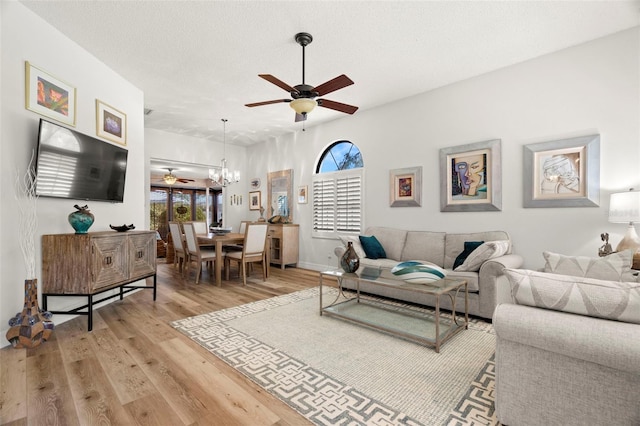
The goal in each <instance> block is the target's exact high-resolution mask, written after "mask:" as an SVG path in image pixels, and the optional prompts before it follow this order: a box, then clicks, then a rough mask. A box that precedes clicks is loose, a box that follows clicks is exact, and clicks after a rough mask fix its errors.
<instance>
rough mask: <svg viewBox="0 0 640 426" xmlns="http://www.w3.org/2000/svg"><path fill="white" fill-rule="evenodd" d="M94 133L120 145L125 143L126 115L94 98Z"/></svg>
mask: <svg viewBox="0 0 640 426" xmlns="http://www.w3.org/2000/svg"><path fill="white" fill-rule="evenodd" d="M96 134H97V135H98V136H99V137H101V138H104V139H107V140H109V141H111V142H116V143H119V144H120V145H126V144H127V115H126V114H125V113H123V112H121V111H118V110H117V109H115V108H114V107H112V106H111V105H107V104H105V103H104V102H102V101H101V100H99V99H96Z"/></svg>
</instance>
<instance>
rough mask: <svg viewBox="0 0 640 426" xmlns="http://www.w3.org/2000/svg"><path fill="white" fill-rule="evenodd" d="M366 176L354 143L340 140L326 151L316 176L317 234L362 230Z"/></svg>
mask: <svg viewBox="0 0 640 426" xmlns="http://www.w3.org/2000/svg"><path fill="white" fill-rule="evenodd" d="M363 176H364V163H363V161H362V155H361V154H360V149H358V147H357V146H356V145H355V144H353V143H352V142H349V141H345V140H341V141H337V142H334V143H333V144H331V145H329V147H327V148H326V149H325V150H324V152H323V153H322V155H321V156H320V159H319V160H318V164H317V165H316V173H315V175H314V176H313V235H314V236H316V237H324V238H336V237H337V236H338V235H342V234H360V233H361V231H362V229H361V228H362V211H363V206H364V197H363V194H364V190H363V180H364V179H363Z"/></svg>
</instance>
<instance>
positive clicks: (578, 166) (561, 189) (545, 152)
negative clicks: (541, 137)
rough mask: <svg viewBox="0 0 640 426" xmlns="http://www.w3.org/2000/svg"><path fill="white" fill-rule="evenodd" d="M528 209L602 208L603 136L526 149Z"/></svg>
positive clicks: (525, 175)
mask: <svg viewBox="0 0 640 426" xmlns="http://www.w3.org/2000/svg"><path fill="white" fill-rule="evenodd" d="M523 166H524V167H523V169H524V188H523V190H524V191H523V193H524V207H598V205H599V202H600V135H588V136H580V137H575V138H568V139H560V140H555V141H549V142H540V143H534V144H530V145H525V147H524V165H523Z"/></svg>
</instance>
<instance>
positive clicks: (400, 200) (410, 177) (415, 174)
mask: <svg viewBox="0 0 640 426" xmlns="http://www.w3.org/2000/svg"><path fill="white" fill-rule="evenodd" d="M389 178H390V182H389V203H390V206H391V207H420V205H421V201H422V166H419V167H408V168H405V169H395V170H391V171H390V172H389Z"/></svg>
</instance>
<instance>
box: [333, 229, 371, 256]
mask: <svg viewBox="0 0 640 426" xmlns="http://www.w3.org/2000/svg"><path fill="white" fill-rule="evenodd" d="M338 238H340V241H342V244H344V246H345V248H346V247H347V243H348V242H351V245H352V246H353V249H354V250H355V251H356V254H357V255H358V257H359V258H360V259H362V258H363V257H366V254H365V252H364V249H363V248H362V244H360V238H359V237H358V236H357V235H338Z"/></svg>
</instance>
